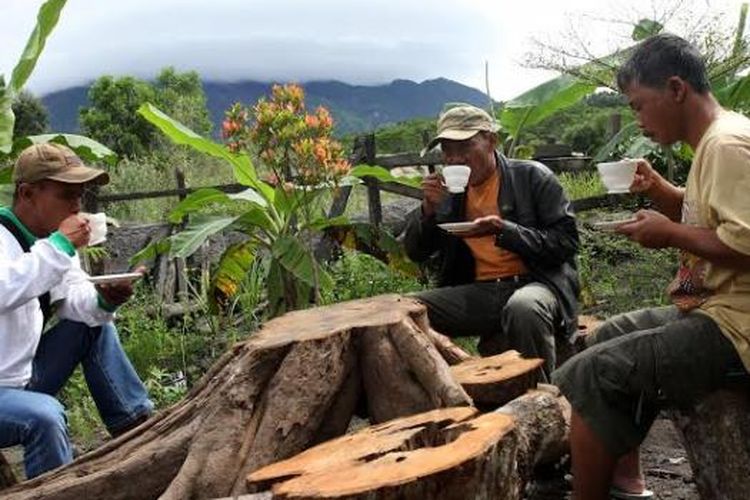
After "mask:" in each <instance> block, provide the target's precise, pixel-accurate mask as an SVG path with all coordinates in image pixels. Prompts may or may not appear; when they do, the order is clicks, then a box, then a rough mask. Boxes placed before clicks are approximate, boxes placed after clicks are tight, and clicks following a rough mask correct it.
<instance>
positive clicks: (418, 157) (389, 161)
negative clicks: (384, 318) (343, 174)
mask: <svg viewBox="0 0 750 500" xmlns="http://www.w3.org/2000/svg"><path fill="white" fill-rule="evenodd" d="M576 160H577V161H578V165H579V166H578V167H576V168H572V169H569V168H555V170H556V171H571V170H572V171H583V170H587V168H586V167H587V166H588V165H587V162H588V161H589V158H587V157H584V158H581V157H577V158H576ZM349 161H350V162H351V163H352V164H354V165H357V164H363V163H364V164H368V165H373V166H379V167H383V168H385V169H387V170H393V169H396V168H403V167H427V169H428V170H429V171H430V172H434V169H435V166H436V165H441V164H442V163H443V160H442V156H441V154H440V152H439V151H437V150H432V151H430V152H427V153H426V154H424V155H422V154H421V153H420V152H405V153H396V154H381V155H378V154H376V149H375V136H374V135H372V134H370V135H367V136H359V137H357V138H356V139H355V141H354V147H353V148H352V153H351V154H350V156H349ZM550 161H552V160H550ZM543 162H544V160H543ZM175 176H176V178H177V187H176V188H175V189H163V190H158V191H138V192H130V193H99V192H95V193H92V194H91V195H89V196H88V197H87V199H85V200H84V204H85V206H86V210H88V211H91V212H96V211H98V207H99V205H102V204H108V203H117V202H124V201H136V200H145V199H152V198H165V197H173V196H176V197H179V198H180V199H183V198H184V197H185V196H187V195H189V194H190V193H192V192H195V191H197V190H199V189H205V188H210V189H218V190H220V191H223V192H225V193H239V192H241V191H243V190H245V189H247V186H243V185H242V184H223V185H218V186H204V187H195V188H192V187H186V186H185V180H184V176H183V174H182V173H181V172H180V171H179V170H175ZM364 184H365V187H366V189H367V196H368V210H369V215H370V221H371V222H372V223H374V224H377V225H379V224H380V223H381V222H382V219H383V207H382V201H381V196H380V193H381V192H387V193H393V194H397V195H400V196H405V197H407V198H413V199H418V200H421V199H422V190H421V189H419V188H416V187H412V186H408V185H405V184H400V183H398V182H381V181H378V180H377V179H375V178H372V177H366V178H365V179H364ZM350 194H351V186H345V187H343V188H342V189H340V190H339V191H338V193H337V195H336V196H335V197H334V200H333V203H332V204H331V208H330V209H329V212H328V213H329V216H331V217H334V216H338V215H341V214H343V213H344V212H345V210H346V206H347V204H348V200H349V197H350ZM635 200H636V198H635V197H633V196H632V195H629V194H616V195H615V194H608V195H602V196H595V197H591V198H583V199H578V200H573V201H572V202H571V205H572V206H573V209H574V210H575V211H577V212H583V211H587V210H592V209H596V208H612V207H618V206H621V205H623V204H626V203H630V202H633V201H635Z"/></svg>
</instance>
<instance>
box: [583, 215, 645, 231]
mask: <svg viewBox="0 0 750 500" xmlns="http://www.w3.org/2000/svg"><path fill="white" fill-rule="evenodd" d="M636 220H638V219H636V218H635V217H631V218H629V219H620V220H604V221H599V222H594V223H593V224H591V227H593V228H594V229H598V230H599V231H614V230H615V229H617V228H618V227H620V226H622V225H623V224H630V223H631V222H635V221H636Z"/></svg>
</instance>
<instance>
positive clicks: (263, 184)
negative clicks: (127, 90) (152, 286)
mask: <svg viewBox="0 0 750 500" xmlns="http://www.w3.org/2000/svg"><path fill="white" fill-rule="evenodd" d="M138 113H139V114H141V116H143V117H144V118H145V119H146V120H148V121H149V122H150V123H152V124H153V125H154V126H156V127H157V128H158V129H159V130H161V131H162V132H163V133H164V134H165V135H166V136H167V137H168V138H169V139H170V140H171V141H172V142H174V143H175V144H181V145H185V146H188V147H191V148H193V149H194V150H196V151H200V152H202V153H205V154H208V155H210V156H213V157H215V158H219V159H221V160H224V161H226V162H227V163H228V164H229V165H230V166H231V167H232V169H233V172H234V177H235V180H236V182H237V183H239V184H241V185H242V186H244V188H245V189H244V190H243V191H241V192H239V193H236V194H227V193H224V192H222V191H219V190H218V189H213V188H203V189H198V190H196V191H194V192H193V193H191V194H190V195H188V196H187V197H186V198H185V199H184V200H183V201H182V202H180V203H179V204H178V205H177V206H176V207H175V208H174V209H173V210H172V212H171V213H170V214H169V216H168V220H169V221H170V222H172V223H175V224H176V223H181V222H183V221H185V219H187V222H186V225H185V227H184V229H183V230H182V231H180V232H179V233H177V234H175V235H173V236H171V237H169V238H167V239H165V240H161V241H158V242H154V243H152V244H151V245H149V246H147V247H146V248H144V249H143V250H141V251H140V252H139V253H137V254H136V255H134V256H133V257H132V259H131V262H133V263H136V262H141V261H143V260H147V259H150V258H153V257H155V256H156V255H158V254H169V255H170V256H171V257H188V256H190V255H191V254H193V253H194V252H195V251H196V250H198V249H199V248H200V247H201V245H202V244H203V243H204V242H206V240H208V239H209V238H210V237H212V236H214V235H216V234H219V233H222V232H229V231H236V232H240V233H243V234H245V235H246V239H245V240H244V241H243V242H241V243H238V244H235V245H232V246H230V247H229V248H228V249H227V250H226V251H225V252H224V253H223V255H222V256H221V258H220V260H219V263H218V265H217V267H216V270H215V271H214V273H213V275H212V280H211V288H212V290H211V292H212V293H210V296H211V297H212V298H213V299H215V301H214V305H217V304H218V303H221V302H222V301H224V300H226V299H229V298H231V297H232V296H234V295H235V294H236V293H237V291H238V289H239V288H240V284H241V282H242V280H243V279H244V277H245V275H246V274H247V272H248V270H249V269H250V267H251V265H252V264H253V262H254V260H255V259H256V258H257V256H258V255H262V256H264V258H265V259H267V263H268V265H267V267H266V286H267V295H268V301H269V307H270V312H271V315H277V314H280V313H282V312H285V311H287V310H291V309H297V308H300V307H304V306H305V305H306V304H309V303H310V301H311V298H312V299H313V300H316V299H318V298H319V297H320V293H321V292H322V291H328V290H330V289H331V288H332V287H333V280H332V278H331V277H330V275H329V274H328V272H326V270H325V268H324V266H323V265H322V264H321V263H320V262H318V260H317V259H316V257H315V254H314V249H313V248H311V247H310V245H309V244H308V243H307V242H309V241H311V239H310V236H311V235H312V234H313V233H316V232H317V233H320V232H323V231H330V232H332V233H333V234H334V235H335V236H336V237H337V238H338V239H339V240H340V241H341V242H342V243H344V244H349V245H351V246H357V245H362V244H363V242H366V243H369V244H372V245H373V246H376V247H378V248H381V249H383V251H384V253H386V254H388V255H389V256H392V260H393V263H394V266H396V267H399V266H400V265H402V264H403V263H404V262H405V259H403V258H401V256H402V251H401V249H400V247H399V245H398V243H397V242H396V241H395V239H394V238H393V237H392V236H390V235H389V234H388V233H387V231H381V230H378V229H376V228H374V227H367V228H364V227H363V225H362V224H352V223H350V222H349V221H348V220H347V219H346V218H345V217H335V218H328V217H327V216H326V214H325V210H324V208H325V207H324V206H323V201H324V200H325V199H326V198H327V195H330V193H331V192H332V190H334V189H337V187H336V186H332V185H313V186H309V185H304V186H302V185H295V184H292V183H283V182H281V183H278V185H272V184H271V183H270V182H267V181H265V180H263V179H261V178H260V177H259V176H258V173H257V172H256V169H255V167H254V165H253V162H252V160H251V159H250V157H249V156H248V155H247V153H245V152H233V151H231V150H230V149H229V148H228V147H227V146H225V145H223V144H219V143H215V142H213V141H211V140H209V139H207V138H205V137H202V136H200V135H199V134H197V133H195V132H194V131H192V130H190V129H189V128H187V127H185V126H184V125H183V124H181V123H179V122H178V121H176V120H174V119H172V118H171V117H169V116H167V115H166V114H164V113H163V112H162V111H160V110H159V109H157V108H156V107H155V106H153V105H152V104H150V103H147V104H144V105H143V106H141V107H140V109H139V110H138ZM360 172H361V175H365V174H367V175H373V174H382V172H379V171H373V170H372V169H367V168H364V169H361V170H360ZM355 173H356V172H355ZM389 180H390V179H389ZM347 182H351V183H356V182H360V181H359V179H358V178H357V177H351V178H349V179H347ZM365 226H369V225H365Z"/></svg>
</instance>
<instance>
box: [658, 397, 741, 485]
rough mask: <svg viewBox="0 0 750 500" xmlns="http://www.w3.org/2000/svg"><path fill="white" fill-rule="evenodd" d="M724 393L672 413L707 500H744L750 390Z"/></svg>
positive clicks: (697, 483) (695, 475)
mask: <svg viewBox="0 0 750 500" xmlns="http://www.w3.org/2000/svg"><path fill="white" fill-rule="evenodd" d="M738 385H739V387H732V388H728V389H722V390H719V391H716V392H715V393H713V394H711V395H709V396H708V397H706V398H705V399H703V400H702V401H701V402H699V403H698V404H696V405H695V406H693V407H692V408H690V409H685V410H682V411H678V410H669V412H668V413H669V415H670V417H671V419H672V421H673V422H674V424H675V427H676V428H677V430H678V431H679V433H680V434H681V435H682V441H683V444H684V446H685V450H686V451H687V454H688V458H689V459H690V465H691V467H692V469H693V477H694V479H695V485H696V486H697V488H698V493H700V496H701V498H703V499H706V500H711V499H722V500H744V499H746V498H748V492H749V491H750V475H748V473H747V471H748V470H750V395H749V394H750V391H749V390H748V389H750V387H748V384H747V383H746V384H738Z"/></svg>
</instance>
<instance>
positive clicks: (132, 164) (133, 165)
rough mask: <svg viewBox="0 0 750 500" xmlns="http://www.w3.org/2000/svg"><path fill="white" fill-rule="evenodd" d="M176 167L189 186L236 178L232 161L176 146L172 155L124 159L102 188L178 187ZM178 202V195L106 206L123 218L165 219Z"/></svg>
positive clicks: (123, 190)
mask: <svg viewBox="0 0 750 500" xmlns="http://www.w3.org/2000/svg"><path fill="white" fill-rule="evenodd" d="M176 168H179V169H180V170H181V171H182V172H183V174H184V175H185V183H186V185H187V186H188V187H193V188H195V187H210V186H216V185H221V184H230V183H233V182H234V176H233V174H232V169H231V168H230V166H229V165H228V164H226V163H223V162H221V161H218V160H214V159H213V158H210V157H207V156H203V155H198V154H195V153H188V152H180V151H178V150H175V151H172V152H171V154H170V155H169V156H159V155H153V156H151V157H149V158H139V159H136V160H129V159H124V160H122V161H120V162H119V163H118V164H117V166H115V167H114V168H113V169H111V170H110V183H109V184H108V185H107V186H105V187H104V188H103V189H102V190H101V194H107V193H116V194H124V193H133V192H144V191H160V190H168V189H175V188H176V187H177V181H176V178H175V169H176ZM177 203H178V198H177V197H176V196H174V197H167V198H151V199H143V200H136V201H128V202H116V203H112V204H111V205H109V206H106V207H103V209H104V210H105V211H106V212H107V214H109V215H110V216H112V217H114V218H116V219H119V220H124V221H128V222H161V221H163V220H164V218H165V215H166V214H167V213H169V211H170V210H171V209H172V208H173V207H174V206H175V205H177Z"/></svg>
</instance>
